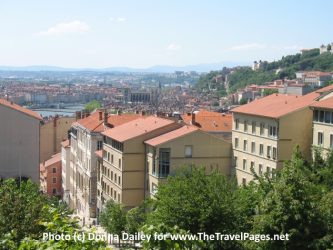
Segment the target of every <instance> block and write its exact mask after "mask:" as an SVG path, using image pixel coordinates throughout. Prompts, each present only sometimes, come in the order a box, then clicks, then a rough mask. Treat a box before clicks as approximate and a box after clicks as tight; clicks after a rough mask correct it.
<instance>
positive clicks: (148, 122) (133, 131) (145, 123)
mask: <svg viewBox="0 0 333 250" xmlns="http://www.w3.org/2000/svg"><path fill="white" fill-rule="evenodd" d="M172 123H174V121H172V120H168V119H163V118H159V117H155V116H148V117H143V118H139V119H136V120H134V121H131V122H127V123H125V124H123V125H120V126H118V127H115V128H113V129H109V130H106V131H104V132H103V133H102V134H103V135H105V136H107V137H110V138H112V139H114V140H117V141H119V142H124V141H127V140H129V139H132V138H135V137H138V136H141V135H144V134H146V133H149V132H151V131H154V130H156V129H159V128H162V127H165V126H167V125H170V124H172Z"/></svg>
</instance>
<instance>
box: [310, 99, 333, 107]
mask: <svg viewBox="0 0 333 250" xmlns="http://www.w3.org/2000/svg"><path fill="white" fill-rule="evenodd" d="M310 106H311V107H314V108H324V109H333V96H332V97H329V98H327V99H323V100H320V101H317V102H315V103H313V104H311V105H310Z"/></svg>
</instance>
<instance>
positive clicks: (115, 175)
mask: <svg viewBox="0 0 333 250" xmlns="http://www.w3.org/2000/svg"><path fill="white" fill-rule="evenodd" d="M114 182H117V174H116V173H114Z"/></svg>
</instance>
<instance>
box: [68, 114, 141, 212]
mask: <svg viewBox="0 0 333 250" xmlns="http://www.w3.org/2000/svg"><path fill="white" fill-rule="evenodd" d="M138 117H139V115H135V114H117V115H110V114H108V113H106V112H104V111H103V110H98V111H96V112H94V113H92V114H91V115H89V116H87V117H85V118H83V119H80V120H78V121H77V122H74V123H73V124H72V127H71V129H70V137H71V138H70V165H69V173H70V174H69V179H70V180H69V186H70V187H69V195H68V196H69V197H68V201H69V204H70V207H71V208H72V209H75V210H76V211H77V213H78V214H80V215H84V216H86V217H91V218H95V217H96V204H97V156H96V154H95V152H96V151H98V150H101V149H102V146H103V136H102V134H101V133H102V132H103V131H105V130H107V129H110V128H113V127H116V126H118V125H120V124H123V123H126V122H129V121H132V120H134V119H137V118H138ZM67 171H68V170H67V169H66V172H67Z"/></svg>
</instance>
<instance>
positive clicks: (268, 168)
mask: <svg viewBox="0 0 333 250" xmlns="http://www.w3.org/2000/svg"><path fill="white" fill-rule="evenodd" d="M266 172H267V174H268V176H270V174H271V168H270V167H268V166H267V167H266Z"/></svg>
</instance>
